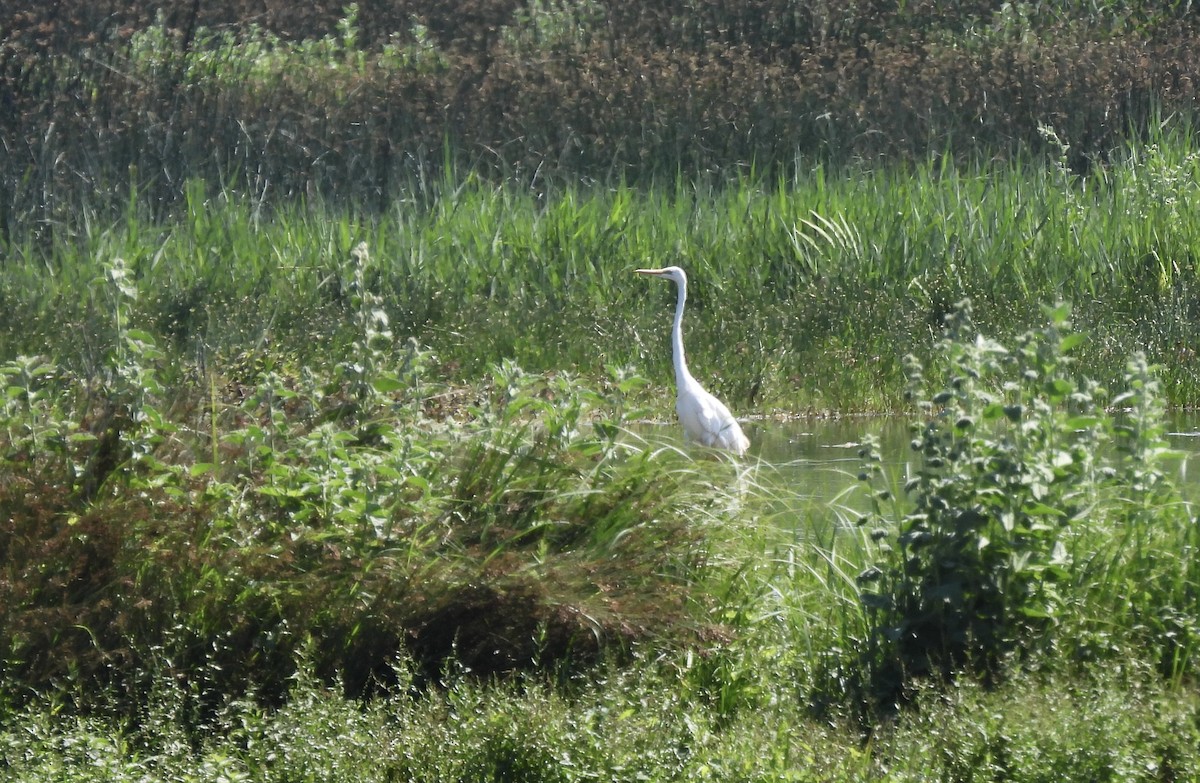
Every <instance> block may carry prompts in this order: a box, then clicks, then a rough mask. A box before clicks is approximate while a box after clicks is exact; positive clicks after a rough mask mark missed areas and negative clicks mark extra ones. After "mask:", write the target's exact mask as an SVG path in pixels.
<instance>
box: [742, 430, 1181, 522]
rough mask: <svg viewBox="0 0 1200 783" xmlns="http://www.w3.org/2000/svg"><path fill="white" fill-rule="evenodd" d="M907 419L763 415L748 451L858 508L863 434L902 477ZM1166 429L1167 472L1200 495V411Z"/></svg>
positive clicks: (790, 482)
mask: <svg viewBox="0 0 1200 783" xmlns="http://www.w3.org/2000/svg"><path fill="white" fill-rule="evenodd" d="M908 425H909V422H908V420H907V419H902V418H897V417H889V416H863V417H848V418H841V419H812V420H807V419H806V420H797V421H787V422H773V421H760V422H751V423H749V424H748V425H747V426H746V427H745V429H746V434H747V435H748V436H749V437H750V441H751V450H750V456H751V457H756V458H758V459H760V460H762V462H763V463H764V464H765V465H768V466H770V468H771V470H770V471H769V472H770V473H774V474H776V475H777V476H778V478H777V481H778V482H779V484H780V488H781V489H782V488H784V487H786V488H787V490H788V492H789V493H791V494H793V495H795V496H798V497H800V498H803V499H807V500H810V501H823V502H827V503H834V504H839V505H843V506H845V507H847V508H848V509H859V508H862V499H861V494H862V483H861V482H859V481H858V479H857V475H858V472H859V468H860V467H861V465H862V460H861V459H860V458H859V456H858V449H859V446H860V444H861V443H862V441H863V439H864V437H865V436H867V435H874V436H875V437H876V438H877V439H878V441H879V444H880V451H881V452H882V456H883V463H884V467H885V469H886V470H887V471H888V472H889V473H890V474H891V476H892V478H893V479H895V480H897V481H899V482H901V483H902V482H903V480H904V478H905V469H906V467H907V465H908V464H909V463H910V462H912V461H913V457H914V455H913V454H912V451H911V449H910V447H909V443H910V442H911V440H912V433H911V432H910V431H909V427H908ZM1167 429H1168V435H1167V440H1168V441H1169V443H1170V446H1171V448H1172V449H1174V450H1176V451H1178V452H1180V453H1181V455H1182V456H1181V457H1172V458H1168V459H1166V460H1164V468H1165V470H1166V472H1167V474H1168V477H1169V478H1170V479H1171V480H1172V481H1174V482H1175V484H1176V486H1178V487H1179V488H1180V489H1181V491H1182V492H1183V495H1184V497H1186V498H1188V499H1193V498H1200V472H1198V471H1189V470H1188V463H1189V462H1192V461H1193V458H1194V457H1196V456H1198V455H1200V415H1198V414H1196V413H1182V414H1177V415H1173V416H1171V417H1170V419H1169V421H1168V426H1167ZM760 473H761V471H760ZM772 483H774V482H772Z"/></svg>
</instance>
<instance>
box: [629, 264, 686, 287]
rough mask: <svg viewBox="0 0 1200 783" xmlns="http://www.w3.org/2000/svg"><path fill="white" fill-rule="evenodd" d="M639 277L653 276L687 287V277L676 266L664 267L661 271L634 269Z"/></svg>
mask: <svg viewBox="0 0 1200 783" xmlns="http://www.w3.org/2000/svg"><path fill="white" fill-rule="evenodd" d="M634 271H635V272H637V273H638V274H639V275H654V276H655V277H665V278H667V279H668V280H674V281H675V282H676V283H677V284H679V285H687V275H686V274H685V273H684V271H683V270H682V269H680V268H679V267H677V266H664V267H663V268H662V269H636V270H634Z"/></svg>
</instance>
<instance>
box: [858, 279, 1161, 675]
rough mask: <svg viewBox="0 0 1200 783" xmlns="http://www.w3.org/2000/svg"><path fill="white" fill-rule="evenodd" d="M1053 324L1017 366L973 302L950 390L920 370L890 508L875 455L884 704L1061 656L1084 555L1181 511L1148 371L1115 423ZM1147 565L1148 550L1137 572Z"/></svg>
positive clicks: (1034, 335) (965, 314) (947, 356)
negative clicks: (899, 492) (1049, 653)
mask: <svg viewBox="0 0 1200 783" xmlns="http://www.w3.org/2000/svg"><path fill="white" fill-rule="evenodd" d="M1047 314H1048V315H1049V317H1050V323H1049V325H1048V326H1046V327H1044V328H1042V329H1039V330H1035V331H1031V332H1028V333H1027V334H1025V335H1024V336H1023V337H1022V338H1021V339H1020V340H1018V342H1017V346H1016V349H1015V350H1013V351H1011V352H1010V351H1009V350H1007V349H1006V348H1005V347H1004V346H1002V345H1000V344H999V343H997V342H995V341H993V340H990V339H988V338H986V337H983V336H980V335H978V334H977V333H976V332H975V331H974V325H973V323H972V321H971V317H970V316H971V309H970V304H969V302H963V303H961V304H960V305H959V307H958V309H957V310H956V311H955V313H953V314H952V315H951V316H949V317H948V325H947V329H946V335H945V337H944V339H943V340H942V341H941V342H940V343H939V345H938V348H939V351H938V356H937V361H938V362H939V363H941V365H942V366H944V368H945V371H946V374H947V376H948V379H947V381H946V382H945V385H944V386H943V387H941V388H939V389H937V390H936V391H934V392H933V393H932V394H930V393H928V392H926V391H925V389H924V384H925V381H926V373H925V371H924V369H923V368H922V367H920V366H919V365H918V364H917V363H916V360H915V359H910V360H909V365H908V366H909V374H910V382H911V388H910V394H911V397H912V399H913V401H914V402H915V403H916V404H917V406H918V407H919V409H921V410H922V411H924V412H926V414H927V416H928V418H927V419H926V420H925V421H924V422H922V423H917V424H914V425H913V434H914V438H913V441H912V449H913V452H914V455H915V457H916V465H915V466H914V468H913V469H912V473H911V476H910V477H909V478H908V480H907V482H906V484H905V486H904V491H905V494H906V496H907V497H906V499H904V500H903V501H897V502H895V503H893V502H892V501H895V500H896V499H894V498H892V497H891V491H890V490H889V489H887V488H886V485H881V482H880V478H881V476H882V470H881V468H880V466H879V463H878V455H877V454H876V453H875V451H874V448H873V446H871V445H869V446H868V447H867V448H866V449H864V451H863V455H864V456H865V457H867V458H868V462H867V466H866V468H865V470H864V472H863V474H862V476H861V477H862V478H863V479H864V480H865V481H867V482H868V484H869V485H871V486H874V487H876V489H875V491H874V493H873V495H872V500H873V510H872V512H871V513H869V514H867V515H865V516H864V517H863V518H862V520H861V521H862V523H863V524H864V525H868V526H870V527H871V528H873V529H874V530H875V531H876V532H873V533H872V537H873V538H875V539H876V540H877V541H878V542H879V544H880V549H879V551H880V557H881V559H880V561H879V563H878V564H877V565H875V566H871V567H870V568H868V569H866V570H865V571H863V572H862V573H861V574H860V575H859V577H858V580H859V582H860V584H862V585H863V593H862V600H863V602H864V604H865V606H866V608H867V610H868V612H869V613H870V615H871V617H872V618H873V623H874V628H873V632H872V635H871V638H870V640H869V645H868V649H867V651H866V659H867V665H868V668H869V669H870V674H869V678H868V679H869V680H870V683H871V688H872V689H873V690H874V692H875V696H876V697H880V698H883V699H891V698H894V697H895V695H896V694H899V693H902V692H903V691H904V689H905V688H906V687H907V686H908V685H909V684H911V683H912V682H913V681H914V680H916V679H919V678H922V677H924V676H926V675H930V674H934V675H937V676H940V677H945V676H948V675H950V674H951V673H953V672H955V671H957V670H960V669H965V670H971V671H974V672H978V673H981V674H983V675H984V676H985V677H989V678H990V677H994V676H995V675H997V674H999V673H1000V672H1001V671H1003V670H1004V668H1005V667H1006V666H1007V665H1008V663H1009V662H1010V661H1011V659H1012V658H1013V657H1014V656H1017V657H1019V656H1023V655H1026V654H1028V653H1029V652H1031V651H1033V650H1037V649H1048V647H1049V646H1050V645H1052V644H1053V643H1054V640H1055V634H1054V632H1055V629H1056V628H1057V627H1058V625H1059V624H1060V623H1061V622H1062V621H1063V619H1064V617H1065V616H1066V615H1067V614H1068V611H1067V610H1068V607H1069V604H1070V603H1071V600H1072V597H1071V591H1072V589H1073V587H1074V584H1075V582H1076V580H1077V571H1076V564H1075V562H1074V558H1075V556H1079V557H1080V558H1082V559H1083V560H1084V561H1085V563H1084V564H1083V565H1085V566H1086V564H1087V562H1090V555H1089V554H1088V553H1087V547H1086V545H1085V544H1081V543H1080V542H1087V541H1096V540H1099V538H1102V537H1103V536H1104V535H1107V534H1110V533H1111V534H1113V535H1118V536H1119V535H1121V533H1120V531H1122V530H1124V531H1126V533H1127V534H1132V535H1140V534H1139V533H1135V532H1132V531H1138V530H1146V529H1148V527H1149V524H1150V523H1149V520H1148V518H1147V514H1150V513H1153V514H1154V515H1155V516H1156V518H1157V515H1159V514H1160V513H1161V509H1163V508H1164V503H1167V504H1169V503H1170V502H1171V501H1172V500H1173V498H1174V495H1173V492H1172V491H1171V490H1170V489H1169V485H1168V484H1167V483H1166V482H1165V479H1164V476H1163V474H1162V473H1161V472H1160V470H1159V468H1158V467H1157V464H1156V463H1157V461H1158V459H1159V458H1160V457H1161V455H1162V452H1163V449H1162V446H1161V407H1160V406H1161V404H1160V403H1159V402H1157V400H1156V396H1155V395H1156V393H1157V387H1156V385H1155V384H1154V383H1153V381H1152V378H1151V376H1150V375H1149V370H1148V368H1147V367H1146V364H1145V361H1144V359H1142V358H1140V357H1139V358H1137V359H1135V360H1134V361H1133V362H1131V364H1130V373H1129V376H1128V377H1127V383H1128V384H1129V386H1130V391H1129V392H1127V393H1126V394H1122V395H1120V396H1118V397H1117V398H1116V400H1115V401H1116V402H1117V403H1118V404H1120V405H1123V406H1128V412H1125V413H1120V414H1118V415H1116V416H1115V417H1110V416H1109V415H1108V414H1106V413H1105V412H1104V410H1103V409H1102V408H1101V407H1100V402H1101V400H1102V399H1103V392H1102V391H1101V390H1100V389H1099V388H1097V386H1096V384H1095V383H1094V382H1091V381H1089V380H1087V379H1086V378H1083V377H1082V376H1080V375H1079V374H1078V372H1077V370H1076V368H1075V366H1074V363H1073V361H1072V357H1071V352H1072V350H1073V349H1074V348H1075V347H1076V346H1078V345H1079V343H1080V342H1081V340H1082V337H1081V336H1080V335H1078V334H1073V333H1071V332H1070V331H1069V323H1068V321H1067V314H1068V310H1067V308H1066V307H1065V306H1064V307H1058V308H1054V309H1049V310H1047ZM1110 438H1111V439H1112V440H1113V443H1114V445H1115V452H1116V453H1115V456H1111V457H1110V456H1108V455H1107V454H1106V451H1105V450H1106V448H1107V446H1106V443H1107V442H1108V441H1109V439H1110ZM885 508H891V509H895V513H896V514H897V524H896V525H895V527H894V528H893V527H892V526H891V525H890V524H889V521H888V519H887V517H886V514H885V511H884V509H885ZM1151 508H1153V509H1155V511H1154V512H1150V511H1149V509H1151ZM1089 533H1090V534H1092V537H1090V538H1089V537H1088V534H1089ZM1126 540H1127V539H1126ZM1147 553H1148V548H1146V547H1134V548H1133V559H1134V561H1136V560H1137V559H1138V558H1141V557H1143V556H1145V555H1146V554H1147ZM1129 554H1130V553H1128V552H1122V553H1121V557H1125V556H1127V555H1129ZM1160 597H1161V596H1160ZM1182 597H1183V596H1174V597H1173V598H1172V600H1174V599H1180V598H1182ZM1147 603H1150V602H1147Z"/></svg>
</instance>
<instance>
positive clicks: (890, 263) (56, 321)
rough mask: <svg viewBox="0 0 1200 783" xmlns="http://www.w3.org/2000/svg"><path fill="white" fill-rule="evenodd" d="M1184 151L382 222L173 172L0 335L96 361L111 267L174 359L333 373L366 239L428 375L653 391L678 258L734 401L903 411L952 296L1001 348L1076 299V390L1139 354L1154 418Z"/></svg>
mask: <svg viewBox="0 0 1200 783" xmlns="http://www.w3.org/2000/svg"><path fill="white" fill-rule="evenodd" d="M1194 147H1195V144H1194V138H1193V136H1192V133H1191V131H1190V129H1189V128H1188V127H1187V126H1186V125H1184V124H1182V123H1179V122H1172V123H1167V124H1166V125H1165V126H1164V130H1163V131H1162V133H1161V136H1160V137H1159V138H1157V139H1155V140H1154V141H1153V143H1148V144H1139V145H1135V146H1131V147H1129V148H1128V149H1126V150H1124V151H1123V152H1122V153H1121V154H1120V155H1119V156H1117V157H1115V158H1114V160H1113V161H1112V162H1111V164H1110V165H1108V166H1106V167H1104V168H1099V169H1096V170H1095V171H1093V172H1092V173H1090V174H1089V175H1087V176H1078V175H1075V174H1073V173H1071V171H1070V170H1069V169H1068V168H1067V167H1066V166H1065V164H1063V165H1058V166H1050V167H1043V166H1040V165H1035V164H1034V163H1033V162H1024V163H1022V162H1010V163H988V164H986V165H985V164H980V165H976V166H974V167H967V168H963V167H959V166H953V165H950V162H949V161H946V160H940V159H938V160H931V161H929V162H927V163H925V164H922V165H917V166H907V167H903V168H897V169H861V170H844V169H839V170H837V171H834V170H830V169H827V168H820V167H818V168H815V169H812V170H809V171H806V172H805V173H803V174H801V175H796V176H794V177H790V178H788V179H783V180H780V179H772V180H769V181H763V180H755V179H750V178H744V179H739V180H736V181H733V182H725V183H718V182H713V181H708V180H703V179H696V180H686V179H683V178H679V179H678V180H676V181H674V182H669V183H664V184H663V185H662V186H656V187H651V188H641V187H639V188H634V187H630V186H626V185H622V184H620V183H615V184H613V185H611V186H600V185H596V186H591V187H584V186H580V185H562V186H560V187H547V188H546V189H545V190H541V191H531V190H528V189H526V188H523V187H516V186H512V185H507V186H506V185H495V184H492V183H489V182H486V181H483V180H480V179H478V178H476V177H473V176H471V175H469V174H468V175H464V176H462V177H461V178H451V179H448V180H446V181H443V182H439V183H436V185H428V184H427V185H425V186H424V188H422V187H420V186H417V185H416V184H415V183H414V189H413V191H412V197H411V198H407V199H399V200H397V201H396V202H394V203H393V204H391V205H390V207H389V208H388V210H387V211H386V212H385V213H384V214H377V213H375V212H373V211H367V212H360V211H356V210H354V209H353V208H350V207H346V206H340V205H334V204H325V203H323V202H320V201H317V202H313V203H309V204H305V205H303V206H300V205H293V206H285V207H280V208H277V209H272V210H269V211H263V210H260V209H259V208H258V205H256V204H255V203H254V202H253V201H252V200H248V199H246V198H241V197H238V196H237V195H236V194H233V193H230V192H227V191H221V190H214V189H213V187H212V186H211V185H208V184H206V183H203V182H200V181H195V182H193V183H191V184H190V185H189V186H188V188H187V199H186V201H185V203H184V204H182V205H181V206H180V207H179V209H177V210H175V211H174V212H173V213H172V214H171V215H169V216H168V217H167V218H166V219H161V220H156V219H153V218H152V217H151V216H150V215H148V214H147V213H146V212H144V211H143V210H142V208H141V202H140V200H139V198H138V195H137V193H136V192H131V194H130V197H129V204H128V207H127V209H126V210H125V213H124V214H122V215H121V216H120V217H119V218H118V219H115V220H113V219H108V220H106V219H104V218H103V217H102V215H101V212H100V211H95V212H91V213H89V212H87V211H85V212H84V213H83V214H82V215H80V216H78V218H77V219H75V220H74V221H73V222H72V223H71V224H70V225H69V226H66V227H65V228H64V230H61V231H58V232H56V234H55V237H56V238H55V239H54V240H53V242H52V243H51V244H50V245H49V246H48V247H44V246H42V245H40V244H38V243H37V242H35V240H34V239H33V238H32V237H31V236H27V237H26V238H25V239H24V240H23V241H22V240H20V239H14V240H13V241H11V242H9V243H7V244H6V246H5V253H6V256H7V259H8V260H7V262H6V264H5V266H4V269H3V270H2V271H0V292H2V296H3V299H4V304H5V307H6V312H8V313H9V314H10V317H9V318H7V319H5V321H4V324H3V327H2V329H0V345H2V346H3V347H4V351H5V353H6V354H8V355H16V354H18V353H35V352H38V353H40V352H46V351H49V352H50V353H52V354H54V355H56V356H60V357H61V358H62V359H63V360H64V361H65V362H66V363H68V364H69V365H71V366H73V367H75V368H77V369H79V370H80V371H81V372H82V373H83V374H88V373H90V371H91V370H92V369H94V368H95V366H96V365H97V362H98V359H99V357H100V356H101V355H102V354H103V352H104V351H105V350H106V345H107V344H108V343H109V342H110V341H111V339H112V324H111V321H110V319H109V318H108V317H107V314H106V308H105V303H104V302H103V301H101V300H99V299H98V297H99V296H100V295H98V294H97V293H95V291H96V290H97V289H94V288H93V287H92V283H93V282H94V281H95V280H97V279H99V278H100V277H102V265H103V264H105V263H107V262H109V261H111V260H112V259H114V258H117V257H119V258H122V259H124V261H125V263H126V264H127V266H128V268H129V270H130V278H129V279H130V281H131V284H133V285H135V286H136V287H137V288H138V290H139V292H140V294H141V295H140V297H139V299H138V303H137V306H136V311H135V314H134V315H133V317H134V318H135V319H136V321H137V323H138V324H139V325H140V327H141V328H145V329H147V330H148V331H150V332H152V333H153V334H155V335H156V336H157V337H159V338H160V340H161V342H162V345H163V347H164V348H166V349H167V350H169V351H170V352H171V353H172V354H173V355H176V356H179V357H181V358H184V357H186V361H191V362H193V363H194V362H195V361H197V360H203V361H207V362H208V364H209V365H210V366H212V367H213V368H221V371H222V372H225V371H227V370H228V369H229V368H230V367H233V366H235V365H236V364H237V361H236V359H237V357H239V356H242V358H243V359H245V358H246V357H248V356H250V355H256V356H266V355H273V356H274V357H275V359H276V360H279V361H284V362H291V363H293V364H307V363H312V362H318V363H319V362H322V361H330V360H332V361H336V360H337V358H340V357H341V356H342V355H344V352H345V351H346V350H347V349H348V347H349V346H350V345H351V343H352V342H353V339H352V334H351V332H352V330H351V329H349V328H348V326H347V324H348V323H349V319H348V317H347V312H348V309H349V308H348V306H347V299H348V293H347V289H348V287H349V285H350V282H349V281H348V279H346V277H345V274H344V271H343V268H342V267H343V266H344V259H345V258H347V257H348V254H349V253H350V251H351V250H352V249H353V247H354V246H355V245H357V244H358V243H359V242H362V241H366V242H367V243H368V244H369V245H370V247H371V251H372V253H373V255H374V256H375V258H376V259H377V262H376V264H375V266H374V267H373V269H372V271H371V273H370V274H371V278H370V280H369V281H368V284H369V285H370V286H371V288H372V290H373V291H375V292H376V293H377V294H378V295H379V296H380V297H382V305H381V306H382V307H383V308H384V310H385V311H386V312H387V314H388V317H389V321H390V323H391V327H392V329H393V331H394V332H395V333H396V334H397V336H399V337H401V338H405V339H408V338H411V339H413V340H415V341H416V342H417V343H418V344H419V345H421V346H422V347H423V348H426V349H428V350H431V351H432V352H433V353H434V354H435V355H436V356H437V358H438V361H439V362H440V365H441V366H442V367H444V368H446V373H445V374H446V376H447V378H446V379H447V380H450V381H455V380H461V381H463V382H466V383H471V382H473V381H475V380H476V379H478V378H479V377H480V376H481V374H482V373H484V372H485V371H486V368H488V367H489V366H491V365H492V364H494V363H495V362H497V361H500V360H503V359H510V360H512V361H515V362H516V363H517V364H518V365H520V366H521V367H524V368H526V369H528V370H531V371H536V372H541V371H551V370H563V371H569V372H573V373H577V374H579V375H581V376H583V377H587V378H593V379H594V378H599V377H602V376H603V375H604V374H605V372H606V370H605V368H606V367H627V368H632V369H634V370H636V371H638V372H639V373H641V374H644V375H647V376H648V377H650V378H652V379H654V380H655V381H656V385H665V384H666V382H667V381H668V380H669V375H668V370H669V362H668V361H667V357H666V340H665V335H666V333H667V331H668V328H669V315H668V312H669V310H670V302H669V301H667V297H668V295H667V294H665V293H663V292H647V291H646V290H645V288H644V286H641V285H639V283H638V281H637V280H636V279H635V278H634V277H633V276H632V275H631V274H629V273H630V271H631V270H632V269H633V268H635V267H637V266H642V265H646V264H652V265H665V264H679V265H681V266H684V267H686V268H687V269H688V270H689V273H690V274H691V277H692V280H693V285H692V291H691V299H690V309H689V313H688V318H687V323H686V329H687V343H688V347H689V349H690V352H691V355H692V357H693V364H695V366H696V368H697V370H698V371H699V372H700V374H701V377H702V379H703V380H705V381H706V382H707V383H708V384H710V385H711V386H712V387H713V388H714V391H716V392H718V393H719V394H720V395H722V396H724V397H727V398H729V399H730V401H731V402H733V403H734V404H735V406H736V407H737V408H738V409H740V410H743V411H747V412H749V411H754V410H758V411H762V412H769V411H776V410H778V411H783V412H787V413H797V412H814V411H818V412H829V411H837V412H850V411H862V410H876V411H879V410H897V409H899V408H901V407H902V401H901V399H900V391H901V389H902V388H903V380H902V368H901V365H900V361H899V359H900V357H902V356H904V355H905V354H908V353H915V354H918V355H927V354H928V348H929V345H931V344H932V341H933V338H934V337H935V336H936V335H937V334H938V332H939V330H940V328H941V324H942V318H943V316H944V315H945V314H947V313H948V312H950V310H951V309H952V307H953V305H954V303H955V302H957V301H958V300H959V299H961V298H963V297H970V298H971V299H972V300H973V301H974V303H975V312H976V317H977V319H978V321H979V322H980V324H981V325H982V326H983V327H984V328H987V329H988V330H989V331H990V332H992V333H995V334H997V335H998V336H1001V337H1003V336H1013V335H1016V334H1018V333H1020V332H1021V331H1023V330H1024V329H1025V328H1027V327H1028V325H1029V324H1031V323H1033V322H1035V321H1036V320H1037V319H1038V318H1039V317H1040V313H1039V306H1040V305H1041V304H1042V303H1052V302H1056V301H1066V302H1070V303H1071V304H1072V305H1073V307H1074V317H1075V320H1076V322H1077V323H1078V324H1079V325H1080V326H1081V328H1082V329H1083V331H1084V332H1085V333H1087V334H1088V335H1089V340H1088V344H1087V346H1086V347H1085V348H1084V351H1085V352H1086V354H1087V364H1088V366H1089V367H1092V368H1094V370H1093V371H1094V376H1095V377H1096V379H1097V380H1099V381H1100V382H1101V383H1106V384H1107V383H1114V382H1116V381H1117V380H1119V378H1120V377H1121V373H1122V372H1123V369H1124V362H1125V359H1126V358H1127V356H1128V355H1129V354H1130V353H1132V352H1133V351H1135V350H1144V351H1145V352H1146V353H1147V355H1148V356H1149V358H1150V360H1151V362H1152V363H1156V364H1161V365H1163V366H1164V368H1165V369H1164V383H1165V385H1166V395H1167V400H1168V403H1169V404H1170V405H1172V406H1177V407H1190V406H1192V405H1194V404H1196V402H1197V395H1198V394H1200V390H1198V386H1197V377H1196V373H1195V372H1194V369H1193V367H1194V363H1193V362H1192V361H1191V358H1192V357H1193V356H1194V352H1195V350H1196V346H1197V344H1198V337H1197V325H1196V324H1197V316H1196V314H1195V313H1194V312H1193V308H1192V307H1191V304H1190V303H1191V301H1192V299H1193V298H1194V297H1193V294H1194V288H1195V258H1196V257H1197V248H1198V246H1200V224H1198V221H1200V218H1197V216H1196V215H1195V211H1194V210H1191V209H1189V208H1188V207H1187V205H1188V204H1190V203H1192V202H1193V201H1194V200H1195V198H1196V195H1197V194H1196V189H1197V187H1198V186H1197V184H1196V183H1197V182H1198V181H1200V176H1198V174H1200V171H1198V169H1200V156H1198V155H1197V154H1196V153H1195V152H1194ZM101 290H102V289H101ZM214 357H215V359H214ZM334 357H337V358H334Z"/></svg>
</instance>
